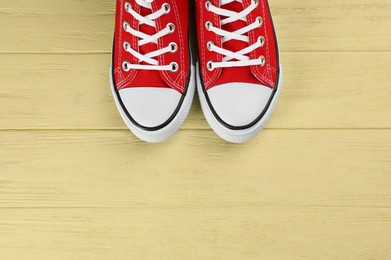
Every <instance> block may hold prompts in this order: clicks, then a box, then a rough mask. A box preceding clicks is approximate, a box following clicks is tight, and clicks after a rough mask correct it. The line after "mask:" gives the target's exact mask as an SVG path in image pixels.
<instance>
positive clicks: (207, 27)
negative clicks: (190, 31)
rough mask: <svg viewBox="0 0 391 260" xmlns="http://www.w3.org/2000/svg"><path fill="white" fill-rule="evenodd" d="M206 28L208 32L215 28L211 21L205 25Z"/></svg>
mask: <svg viewBox="0 0 391 260" xmlns="http://www.w3.org/2000/svg"><path fill="white" fill-rule="evenodd" d="M205 27H206V29H207V30H208V31H211V30H212V27H213V24H212V22H211V21H207V22H206V23H205Z"/></svg>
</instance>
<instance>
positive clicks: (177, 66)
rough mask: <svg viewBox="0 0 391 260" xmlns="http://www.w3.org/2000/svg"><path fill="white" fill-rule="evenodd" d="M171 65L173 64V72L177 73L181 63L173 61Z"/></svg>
mask: <svg viewBox="0 0 391 260" xmlns="http://www.w3.org/2000/svg"><path fill="white" fill-rule="evenodd" d="M170 66H171V70H170V71H171V72H172V73H175V72H177V71H178V70H179V65H178V63H176V62H171V63H170Z"/></svg>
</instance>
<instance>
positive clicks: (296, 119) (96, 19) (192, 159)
mask: <svg viewBox="0 0 391 260" xmlns="http://www.w3.org/2000/svg"><path fill="white" fill-rule="evenodd" d="M114 4H115V1H107V0H83V1H80V0H66V1H60V0H32V1H11V0H0V25H1V26H0V81H1V83H0V259H4V260H20V259H23V260H24V259H40V260H43V259H48V260H56V259H66V260H68V259H91V260H92V259H93V260H100V259H102V260H103V259H105V260H106V259H119V260H122V259H124V260H125V259H126V260H128V259H154V260H155V259H170V260H171V259H235V260H236V259H354V260H357V259H363V260H366V259H376V260H378V259H380V260H382V259H390V256H391V120H390V118H391V105H390V104H391V102H390V98H391V73H390V71H391V52H390V51H391V34H390V30H391V15H390V14H391V2H390V1H388V0H344V1H339V0H338V1H337V0H330V1H319V0H308V1H307V0H306V1H291V0H270V5H271V8H272V10H273V13H274V20H275V23H276V28H277V30H278V35H279V38H280V45H281V50H282V62H283V65H284V71H285V85H284V90H283V93H282V96H281V99H280V103H279V106H278V108H277V110H276V112H275V114H274V116H273V118H272V120H271V122H270V124H269V125H268V126H267V129H266V130H264V131H263V132H262V134H261V135H259V136H258V137H257V138H256V139H255V140H253V141H251V142H249V143H248V144H244V145H231V144H227V143H224V142H223V141H221V140H220V139H219V138H217V137H216V136H215V135H214V133H213V132H212V131H211V130H210V129H209V127H208V125H207V123H206V122H205V120H204V118H203V115H202V112H201V110H200V106H199V103H198V102H197V101H196V102H195V104H194V106H193V109H192V111H191V114H190V116H189V118H188V120H187V121H186V123H185V125H184V127H183V129H182V130H181V131H180V132H179V133H178V134H177V135H176V136H175V137H174V138H173V139H172V140H170V141H168V142H167V143H164V144H159V145H150V144H145V143H142V142H140V141H138V140H137V139H136V138H135V137H133V136H132V135H131V134H130V133H129V132H128V131H127V130H126V128H125V127H124V125H123V123H122V121H121V119H120V118H119V116H118V113H117V111H116V108H115V105H114V102H113V99H112V96H111V93H110V89H109V84H108V67H109V65H110V64H109V63H110V48H111V47H110V44H111V41H112V27H113V18H114Z"/></svg>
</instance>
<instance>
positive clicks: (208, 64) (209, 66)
mask: <svg viewBox="0 0 391 260" xmlns="http://www.w3.org/2000/svg"><path fill="white" fill-rule="evenodd" d="M206 67H207V68H208V70H209V71H213V70H214V68H213V61H211V60H210V61H208V63H207V64H206Z"/></svg>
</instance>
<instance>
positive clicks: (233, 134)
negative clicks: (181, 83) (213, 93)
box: [197, 64, 283, 143]
mask: <svg viewBox="0 0 391 260" xmlns="http://www.w3.org/2000/svg"><path fill="white" fill-rule="evenodd" d="M280 68H281V69H280V74H279V80H278V87H277V91H276V93H275V94H274V97H273V100H272V102H271V104H270V105H269V108H268V109H267V111H266V113H265V115H264V116H263V117H262V119H261V120H260V121H259V122H258V123H257V124H256V125H254V126H252V127H250V128H248V129H244V130H232V129H229V128H227V127H225V126H224V125H222V124H221V123H220V122H219V121H218V120H217V118H216V117H215V116H214V115H213V113H212V111H211V109H210V107H209V105H208V102H207V101H206V97H205V94H204V91H203V88H202V84H201V77H200V73H199V67H198V64H197V90H198V96H199V98H200V103H201V107H202V111H203V112H204V115H205V118H206V121H208V124H209V126H210V127H211V128H212V129H213V131H214V132H215V133H216V134H217V135H218V136H220V137H221V138H222V139H224V140H225V141H227V142H230V143H245V142H247V141H250V140H251V139H253V138H254V137H255V136H256V135H257V134H258V133H259V132H260V131H261V130H262V129H263V128H264V127H265V125H266V124H267V122H268V121H269V119H270V117H271V115H272V113H273V111H274V109H275V107H276V105H277V102H278V99H279V97H280V93H281V88H282V83H283V72H282V67H281V66H280Z"/></svg>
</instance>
